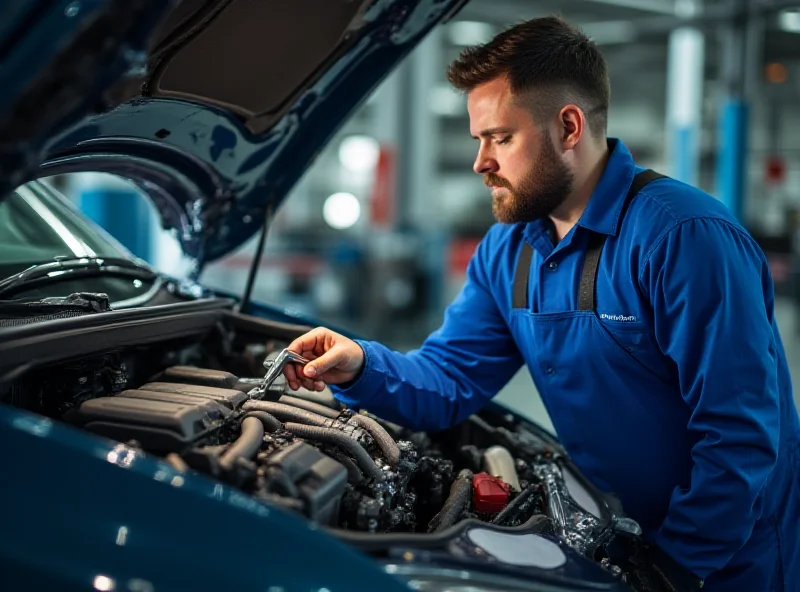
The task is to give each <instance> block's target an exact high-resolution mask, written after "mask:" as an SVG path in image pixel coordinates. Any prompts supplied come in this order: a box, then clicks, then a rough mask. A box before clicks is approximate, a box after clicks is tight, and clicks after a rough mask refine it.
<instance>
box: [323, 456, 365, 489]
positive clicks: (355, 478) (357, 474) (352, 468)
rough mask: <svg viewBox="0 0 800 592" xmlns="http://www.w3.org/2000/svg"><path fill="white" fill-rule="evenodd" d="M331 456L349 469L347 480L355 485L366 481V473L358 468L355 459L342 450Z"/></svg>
mask: <svg viewBox="0 0 800 592" xmlns="http://www.w3.org/2000/svg"><path fill="white" fill-rule="evenodd" d="M331 456H332V457H333V458H334V459H335V460H337V461H338V462H340V463H341V464H342V465H344V468H345V469H347V480H348V481H350V483H352V484H353V485H361V484H362V483H363V482H364V475H363V474H362V473H361V471H360V470H359V469H358V467H357V466H356V463H354V462H353V459H351V458H350V457H349V456H347V455H346V454H345V453H344V452H342V451H341V450H337V451H336V452H334V453H333V454H332V455H331Z"/></svg>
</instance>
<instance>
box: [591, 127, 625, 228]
mask: <svg viewBox="0 0 800 592" xmlns="http://www.w3.org/2000/svg"><path fill="white" fill-rule="evenodd" d="M608 148H609V150H610V154H609V157H608V163H607V164H606V168H605V171H603V176H602V177H600V182H599V183H598V184H597V187H595V189H594V191H593V192H592V196H591V197H590V198H589V203H588V204H587V205H586V209H585V210H584V211H583V214H582V215H581V217H580V219H579V220H578V226H582V227H583V228H587V229H588V230H593V231H594V232H599V233H601V234H608V235H612V236H615V235H616V234H617V231H618V230H619V223H620V215H621V214H622V209H623V206H624V205H625V197H626V196H627V195H628V190H629V189H630V188H631V183H632V182H633V177H634V176H635V175H636V164H635V163H634V162H633V156H632V155H631V153H630V151H629V150H628V148H627V147H626V146H625V144H623V143H622V140H618V139H616V138H609V139H608Z"/></svg>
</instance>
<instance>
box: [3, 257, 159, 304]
mask: <svg viewBox="0 0 800 592" xmlns="http://www.w3.org/2000/svg"><path fill="white" fill-rule="evenodd" d="M97 275H114V276H122V277H130V278H134V279H139V280H145V281H150V280H154V279H155V278H156V277H158V274H156V273H155V272H154V271H153V270H151V269H150V268H149V267H146V266H144V265H141V264H138V263H134V262H133V261H129V260H128V259H122V258H116V257H75V258H67V257H57V258H56V260H55V261H52V262H50V263H40V264H38V265H32V266H31V267H29V268H28V269H25V270H23V271H20V272H19V273H15V274H14V275H11V276H9V277H7V278H5V279H4V280H0V296H5V295H8V294H11V293H13V292H17V291H19V290H21V289H23V288H25V289H27V288H31V287H34V286H37V285H40V284H46V283H50V282H54V281H63V280H66V279H75V278H79V277H86V276H97Z"/></svg>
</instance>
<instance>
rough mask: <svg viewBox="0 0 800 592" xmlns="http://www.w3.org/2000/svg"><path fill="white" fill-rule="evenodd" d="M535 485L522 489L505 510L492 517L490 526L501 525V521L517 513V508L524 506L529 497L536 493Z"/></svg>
mask: <svg viewBox="0 0 800 592" xmlns="http://www.w3.org/2000/svg"><path fill="white" fill-rule="evenodd" d="M536 488H537V486H536V485H529V486H528V487H526V488H525V489H523V490H522V491H521V492H520V494H519V495H518V496H517V497H515V498H514V499H513V500H511V503H509V504H508V505H507V506H506V507H505V508H503V509H502V510H501V511H500V513H499V514H498V515H497V516H495V517H494V519H493V520H492V524H502V523H503V521H504V520H505V519H506V518H508V517H509V516H511V515H512V514H514V513H515V512H517V511H518V510H519V507H520V506H521V505H522V504H524V503H525V502H526V501H528V500H529V499H530V497H531V496H532V495H533V494H534V493H535V492H536Z"/></svg>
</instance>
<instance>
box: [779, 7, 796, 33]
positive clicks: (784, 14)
mask: <svg viewBox="0 0 800 592" xmlns="http://www.w3.org/2000/svg"><path fill="white" fill-rule="evenodd" d="M778 24H779V25H780V28H781V29H783V30H784V31H788V32H790V33H800V9H797V8H789V9H787V10H781V11H780V12H779V13H778Z"/></svg>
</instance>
